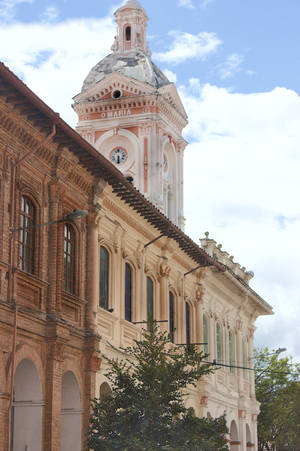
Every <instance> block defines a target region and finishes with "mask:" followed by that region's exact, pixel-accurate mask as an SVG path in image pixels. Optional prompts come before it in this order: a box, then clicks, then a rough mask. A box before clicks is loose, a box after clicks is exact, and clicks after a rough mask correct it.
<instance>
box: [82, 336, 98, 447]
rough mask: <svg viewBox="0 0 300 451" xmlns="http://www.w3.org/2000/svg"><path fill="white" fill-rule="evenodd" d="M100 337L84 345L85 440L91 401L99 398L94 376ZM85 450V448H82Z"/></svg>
mask: <svg viewBox="0 0 300 451" xmlns="http://www.w3.org/2000/svg"><path fill="white" fill-rule="evenodd" d="M99 343H100V336H98V335H94V336H91V337H90V338H89V339H88V342H87V343H86V347H85V351H84V356H85V375H84V377H85V378H84V395H83V400H82V408H83V427H82V438H83V442H85V440H86V434H87V430H88V426H89V418H90V413H91V400H92V399H94V398H98V397H99V393H96V386H95V384H96V374H97V372H98V371H100V368H101V362H102V359H101V358H100V356H99V352H98V350H99ZM84 449H85V448H84Z"/></svg>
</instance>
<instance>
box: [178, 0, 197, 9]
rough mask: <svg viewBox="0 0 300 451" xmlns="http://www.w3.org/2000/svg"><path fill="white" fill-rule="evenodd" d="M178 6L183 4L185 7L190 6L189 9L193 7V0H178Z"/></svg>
mask: <svg viewBox="0 0 300 451" xmlns="http://www.w3.org/2000/svg"><path fill="white" fill-rule="evenodd" d="M178 6H183V7H185V8H190V9H193V8H195V5H194V3H193V0H179V2H178Z"/></svg>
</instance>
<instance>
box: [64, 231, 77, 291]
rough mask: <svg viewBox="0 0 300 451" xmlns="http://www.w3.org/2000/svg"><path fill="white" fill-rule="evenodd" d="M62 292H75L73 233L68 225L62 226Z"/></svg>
mask: <svg viewBox="0 0 300 451" xmlns="http://www.w3.org/2000/svg"><path fill="white" fill-rule="evenodd" d="M64 290H66V291H68V292H69V293H74V292H75V233H74V229H73V227H72V226H71V225H70V224H65V225H64Z"/></svg>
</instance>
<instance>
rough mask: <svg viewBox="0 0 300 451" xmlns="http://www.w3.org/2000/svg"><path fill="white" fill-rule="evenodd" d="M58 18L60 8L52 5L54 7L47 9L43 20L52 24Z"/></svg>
mask: <svg viewBox="0 0 300 451" xmlns="http://www.w3.org/2000/svg"><path fill="white" fill-rule="evenodd" d="M58 16H59V11H58V8H57V7H56V6H54V5H52V6H48V7H47V8H46V9H45V11H44V13H43V16H42V18H43V19H44V20H46V22H51V21H52V20H55V19H57V17H58Z"/></svg>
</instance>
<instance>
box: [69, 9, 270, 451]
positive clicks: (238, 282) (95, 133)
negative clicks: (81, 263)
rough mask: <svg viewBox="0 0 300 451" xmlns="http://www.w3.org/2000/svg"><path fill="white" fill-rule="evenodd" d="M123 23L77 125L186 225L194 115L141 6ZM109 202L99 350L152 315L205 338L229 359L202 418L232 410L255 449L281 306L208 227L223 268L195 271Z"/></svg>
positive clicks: (204, 400)
mask: <svg viewBox="0 0 300 451" xmlns="http://www.w3.org/2000/svg"><path fill="white" fill-rule="evenodd" d="M115 19H116V23H117V33H116V37H115V41H114V44H113V46H112V53H111V54H110V55H108V56H107V57H106V58H104V60H102V61H100V62H99V63H98V64H97V65H96V66H95V67H93V68H92V70H91V71H90V72H89V74H88V76H87V77H86V79H85V81H84V83H83V87H82V91H81V93H80V94H78V95H77V96H75V97H74V105H73V108H74V109H75V111H76V112H77V114H78V125H77V130H78V132H79V133H80V134H81V135H82V136H83V137H85V138H86V139H87V140H88V141H89V142H90V143H91V144H92V145H93V146H94V147H95V148H96V149H97V151H98V152H99V153H101V154H102V155H104V156H105V157H106V158H107V159H108V160H110V161H111V163H112V164H113V165H114V166H115V167H117V168H118V169H119V170H120V171H121V172H122V173H123V174H124V176H125V177H126V178H127V179H128V180H130V181H131V183H133V184H134V185H135V186H136V188H137V189H138V190H139V191H140V192H142V193H143V194H144V196H145V197H146V198H147V199H149V200H150V201H151V202H152V203H153V204H154V205H155V206H156V207H157V208H158V209H159V210H160V211H161V212H162V213H163V214H165V215H166V216H167V217H168V219H169V220H170V221H171V222H172V223H174V224H175V225H177V226H178V227H180V228H181V229H183V228H184V215H183V184H184V180H183V155H184V149H185V147H186V142H185V140H184V139H183V136H182V131H183V129H184V127H185V126H186V124H187V114H186V112H185V110H184V106H183V104H182V102H181V100H180V97H179V95H178V92H177V90H176V87H175V86H174V84H173V83H170V82H169V80H168V79H167V78H166V77H165V75H164V74H163V73H162V72H161V71H160V70H159V68H158V67H157V66H156V65H155V64H154V63H153V62H152V60H151V52H150V50H149V47H148V43H147V22H148V17H147V14H146V12H145V10H144V9H143V7H142V6H141V4H140V3H139V2H138V1H136V0H128V1H126V2H125V3H124V5H123V6H122V7H121V8H119V9H118V10H117V11H116V13H115ZM99 204H101V205H102V206H103V207H104V209H105V211H107V210H109V211H110V212H111V214H112V215H113V216H111V214H110V215H109V217H108V216H107V215H106V214H104V213H103V212H102V213H100V214H99V231H98V239H99V240H100V241H99V243H100V253H101V252H102V254H103V255H102V257H103V258H104V260H103V258H102V257H101V255H100V254H97V256H96V257H95V263H96V262H98V265H99V262H100V267H99V266H97V269H96V274H100V276H101V274H102V277H104V279H105V277H106V280H105V281H104V279H103V280H102V283H101V280H100V285H98V282H97V284H96V285H97V287H98V286H100V291H101V287H103V282H104V283H105V284H106V285H107V289H106V290H104V291H105V292H104V293H99V298H100V299H103V296H104V297H105V301H104V300H103V302H102V304H103V305H102V306H104V310H103V309H102V310H101V313H100V312H98V316H97V318H98V320H97V322H98V330H99V333H100V335H101V336H102V337H105V340H102V342H101V352H102V353H103V354H105V355H109V356H110V357H112V356H116V357H120V356H121V354H118V351H117V349H118V348H119V347H123V346H126V345H129V344H131V343H132V339H136V338H138V337H139V336H140V335H139V334H140V327H141V326H140V325H136V324H134V323H140V322H142V321H145V322H146V321H147V320H148V319H150V318H154V319H155V320H157V321H167V323H161V327H162V329H166V330H168V331H169V332H170V333H171V335H172V336H173V341H174V343H177V344H178V343H187V342H191V343H203V342H205V343H207V345H204V346H202V348H203V350H204V351H205V352H207V353H208V354H209V361H216V362H218V363H220V364H222V365H223V366H220V367H219V369H218V370H217V371H216V372H215V374H214V375H213V376H211V377H207V378H204V380H203V381H200V383H199V386H198V387H197V389H196V390H193V391H192V392H191V393H190V396H189V397H188V401H187V402H188V403H189V405H190V406H191V407H193V408H194V410H195V412H196V414H197V415H199V416H212V417H216V416H220V415H222V414H223V413H224V412H226V415H227V421H228V427H229V429H230V441H231V448H232V449H233V450H246V449H248V448H254V449H256V447H257V443H256V436H257V425H256V421H257V415H258V413H259V405H258V403H257V401H256V399H255V387H254V374H253V371H252V370H251V369H243V368H252V365H253V360H252V357H253V333H254V330H255V326H254V322H255V320H256V318H257V317H258V316H259V315H262V314H271V313H272V310H271V308H270V306H269V305H268V304H266V303H265V302H264V301H263V300H262V299H261V298H260V297H259V296H258V295H257V294H256V293H255V292H254V291H253V290H251V288H250V287H249V281H250V279H251V278H252V277H253V274H252V273H251V272H247V271H246V270H245V268H241V266H240V265H239V264H237V263H234V262H233V258H232V257H230V256H229V254H228V253H227V252H223V251H222V249H221V246H217V244H216V243H215V241H214V240H212V239H210V238H209V235H207V236H206V237H205V238H204V239H202V240H201V247H202V249H203V250H204V251H205V252H206V253H207V255H208V256H210V257H211V258H212V259H213V261H214V262H216V264H217V262H219V263H221V267H222V269H220V266H218V267H217V268H216V267H215V266H214V265H212V266H210V265H208V267H207V266H206V264H205V263H203V264H202V265H200V266H201V267H200V268H198V269H196V270H195V271H193V269H195V268H197V265H195V264H194V263H193V261H192V260H190V259H189V258H187V256H186V254H185V253H184V252H182V250H181V249H180V246H178V245H177V244H176V242H174V240H172V239H170V237H166V236H164V235H162V236H160V233H159V232H157V231H156V230H155V229H151V228H150V227H149V225H148V224H147V222H143V221H141V220H140V218H139V217H138V216H134V215H132V212H131V210H130V209H129V208H121V206H120V205H119V203H118V202H117V203H116V202H114V200H113V198H110V199H104V200H103V203H101V202H100V201H99ZM112 224H113V227H112ZM158 237H160V238H159V239H157V238H158ZM156 239H157V241H154V242H153V243H152V244H150V245H148V243H151V242H152V241H153V240H156ZM105 259H106V260H105ZM101 262H102V264H103V265H106V267H107V271H106V276H104V275H103V273H101ZM190 271H192V272H190ZM128 290H129V292H130V293H128ZM128 296H129V298H130V301H128ZM96 297H98V293H97V296H96ZM128 302H129V303H130V308H129V309H130V312H129V313H128V305H127V304H128ZM100 305H101V302H100ZM105 310H106V311H105ZM128 320H129V321H128ZM238 367H240V368H238ZM102 384H104V385H103V387H107V386H106V381H105V377H104V374H103V371H102V372H100V373H98V376H97V386H98V387H99V386H100V387H101V386H102Z"/></svg>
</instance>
